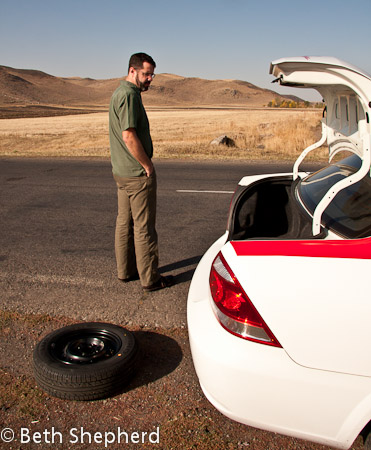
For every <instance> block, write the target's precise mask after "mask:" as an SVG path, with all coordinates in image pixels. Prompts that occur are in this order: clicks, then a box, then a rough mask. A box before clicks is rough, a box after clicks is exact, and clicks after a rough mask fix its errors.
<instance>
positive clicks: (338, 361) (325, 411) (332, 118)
mask: <svg viewBox="0 0 371 450" xmlns="http://www.w3.org/2000/svg"><path fill="white" fill-rule="evenodd" d="M271 73H272V74H273V75H274V76H276V77H277V80H278V81H279V82H280V84H281V85H285V86H297V87H302V88H314V89H317V91H318V92H320V93H321V95H322V96H323V98H324V100H325V102H326V110H325V112H324V116H323V119H322V123H321V126H322V137H321V139H320V140H319V141H318V142H316V143H314V144H312V145H311V146H309V147H307V148H306V149H304V150H303V151H302V153H301V155H299V156H298V159H297V161H296V162H295V164H294V166H293V171H292V173H291V172H290V173H284V174H264V175H254V176H249V177H244V178H242V180H241V181H240V183H239V185H238V187H237V189H236V192H235V195H234V197H233V198H232V201H231V207H230V212H229V217H228V225H227V231H226V232H225V233H224V234H223V236H221V237H220V238H219V239H218V240H217V241H216V242H215V243H214V244H213V245H212V246H211V247H210V248H209V250H208V251H207V252H206V253H205V255H204V256H203V257H202V259H201V261H200V263H199V264H198V266H197V268H196V271H195V273H194V276H193V278H192V282H191V285H190V289H189V294H188V304H187V320H188V330H189V339H190V345H191V351H192V357H193V361H194V365H195V369H196V373H197V376H198V378H199V381H200V385H201V387H202V389H203V391H204V393H205V395H206V397H207V398H208V399H209V400H210V401H211V403H212V404H213V405H214V406H215V407H216V408H217V409H219V410H220V411H221V412H222V413H223V414H225V415H226V416H228V417H230V418H231V419H234V420H237V421H239V422H241V423H244V424H247V425H251V426H254V427H258V428H262V429H266V430H270V431H274V432H279V433H283V434H287V435H290V436H295V437H299V438H303V439H307V440H311V441H314V442H318V443H321V444H323V445H329V446H334V447H338V448H343V449H347V448H349V447H350V446H351V444H352V442H353V441H354V440H355V439H356V437H357V436H358V435H359V434H360V433H361V432H362V430H363V429H364V427H366V426H367V425H368V424H371V359H370V358H369V357H368V343H369V342H370V341H371V327H370V325H369V324H370V317H371V296H370V288H369V276H370V275H369V274H370V273H371V237H370V236H369V235H368V232H369V229H370V228H369V222H368V220H369V212H368V211H364V209H367V208H366V207H365V205H366V206H367V205H368V189H369V188H368V183H365V185H366V186H367V187H366V188H365V189H364V191H362V192H366V195H365V197H362V195H361V193H360V190H357V189H358V187H357V186H359V185H356V183H357V180H359V179H362V178H363V177H368V176H370V166H371V152H370V148H371V128H370V117H371V109H370V108H371V102H370V100H371V76H370V75H368V74H366V73H365V72H363V71H362V70H359V69H357V68H355V67H354V66H352V65H350V64H347V63H344V62H342V61H340V60H337V59H335V58H327V57H293V58H282V59H279V60H276V61H273V62H272V63H271ZM324 143H327V145H328V150H329V162H331V161H333V160H334V159H335V158H336V155H337V154H338V153H339V152H340V151H346V152H350V153H351V154H355V155H357V156H358V157H359V158H360V161H359V160H357V161H358V162H359V164H357V165H356V166H355V167H353V166H352V171H349V175H346V176H344V177H343V178H342V179H341V180H340V181H338V180H339V179H340V178H336V179H334V181H333V182H331V180H330V177H328V176H327V174H328V172H324V175H323V174H319V175H320V176H321V175H323V179H324V180H325V182H324V184H323V186H322V188H321V189H319V190H317V191H316V193H317V194H320V195H318V196H317V199H316V201H317V200H318V203H316V202H315V203H313V205H314V206H313V211H312V210H311V211H309V208H312V206H308V207H306V206H305V205H304V198H303V199H301V198H300V195H299V190H298V189H297V187H298V184H300V187H303V185H304V183H305V182H306V183H307V185H308V184H309V185H310V183H311V182H312V179H309V180H307V181H306V180H302V179H303V178H304V177H305V176H306V175H307V174H305V173H302V172H300V165H301V163H302V162H303V160H304V159H305V157H306V156H307V155H308V154H309V153H311V152H314V151H315V150H316V149H317V148H319V147H320V146H321V145H323V144H324ZM312 154H313V153H312ZM352 158H354V157H352ZM321 179H322V178H321ZM317 186H318V185H316V183H315V182H314V183H312V184H311V187H314V188H315V189H318V188H317ZM348 186H352V189H350V190H349V191H350V193H351V195H350V194H349V191H346V190H345V191H343V192H342V190H343V189H347V187H348ZM356 188H357V189H356ZM276 190H278V191H279V195H278V194H277V193H276ZM339 193H341V194H340V195H339V197H341V198H345V200H344V202H345V203H346V202H348V203H347V204H348V205H349V204H350V205H351V206H353V205H363V206H356V208H355V211H356V213H358V209H357V208H359V209H362V208H363V209H362V211H361V213H360V215H357V214H356V216H355V217H356V219H358V218H359V217H362V219H363V220H366V222H365V226H364V227H363V228H362V230H361V231H362V233H361V232H360V233H359V234H358V236H366V237H362V238H355V239H350V238H349V236H348V238H347V237H346V236H345V234H347V233H346V231H345V232H343V231H342V230H341V229H339V228H335V227H334V226H333V223H332V224H331V221H335V220H338V221H339V223H341V220H342V218H343V217H345V218H346V219H348V218H351V219H353V216H352V214H353V209H351V212H350V213H349V215H345V216H344V214H342V213H343V211H344V210H346V211H349V209H345V208H344V210H343V209H341V208H339V207H338V205H339V204H342V203H341V202H339V197H338V198H337V199H336V201H334V202H333V200H334V199H335V198H336V196H337V195H338V194H339ZM344 193H345V194H346V195H344V196H343V197H342V194H344ZM353 194H356V195H358V196H359V197H360V200H361V201H360V202H359V203H358V200H357V199H358V197H356V196H353ZM353 201H355V203H354V204H353V203H349V202H353ZM362 201H363V203H362ZM243 202H245V203H243ZM332 202H333V203H332ZM329 205H331V207H330V208H328V207H329ZM327 208H328V210H327V211H326V209H327ZM331 208H332V209H334V208H337V210H336V214H337V213H338V211H340V216H338V215H331V213H330V210H331ZM281 210H282V211H281ZM325 211H326V214H324V212H325ZM323 214H324V217H325V219H324V220H323V221H322V216H323ZM290 220H291V221H292V222H291V223H290ZM277 223H278V225H277ZM362 226H363V222H362ZM357 232H358V229H356V233H357ZM340 233H342V234H340ZM356 233H355V234H354V236H357V234H356ZM370 234H371V233H370ZM219 254H221V255H222V256H223V258H222V259H223V260H224V261H225V264H226V265H227V266H228V268H226V266H224V269H226V272H227V273H228V274H229V277H230V281H228V280H227V282H226V283H224V281H221V283H220V285H218V286H217V288H215V284H214V285H213V289H214V291H213V295H215V292H217V295H218V300H217V301H218V302H219V301H220V302H222V301H224V300H223V289H226V292H227V293H228V295H229V297H227V298H228V301H231V300H230V299H232V300H233V294H230V292H237V290H236V291H233V290H230V291H228V289H229V287H228V283H230V285H231V284H233V283H234V285H233V286H234V288H236V289H237V287H238V289H240V287H241V289H240V290H238V294H235V295H236V298H237V299H238V301H239V302H240V303H238V302H236V303H235V304H236V305H238V304H241V303H242V302H241V301H240V298H242V299H244V298H246V296H247V297H248V299H249V300H250V301H251V303H252V305H253V307H254V308H256V310H257V312H258V314H259V315H260V316H261V318H262V321H263V322H264V324H265V325H266V326H267V327H268V328H269V331H270V332H271V334H273V336H274V338H275V339H276V340H277V342H278V343H279V344H280V347H274V346H271V345H266V344H267V342H263V340H261V342H257V341H258V339H252V338H251V337H249V336H247V335H243V334H240V335H236V332H235V330H236V328H233V329H230V330H229V331H228V328H227V327H226V325H225V323H224V324H223V325H222V324H221V323H220V322H219V320H218V317H217V314H216V313H215V309H216V308H218V306H217V305H216V303H215V302H214V299H213V297H212V293H211V290H210V283H209V278H210V272H211V267H212V266H213V262H214V259H215V258H216V257H217V255H219ZM220 261H221V258H219V262H220ZM218 264H219V263H218ZM213 270H214V269H213ZM214 272H215V270H214ZM219 275H220V276H221V277H223V274H222V272H219ZM214 279H215V278H214ZM234 279H235V280H236V282H234V281H233V280H234ZM237 282H238V283H237ZM223 283H224V284H223ZM215 289H217V290H215ZM244 296H245V297H244ZM224 298H226V297H224ZM243 301H245V300H243ZM231 305H232V307H233V301H232V303H231ZM223 307H225V305H224V306H223ZM238 308H239V306H236V309H238ZM227 313H229V312H228V311H227V312H226V314H227ZM230 317H231V321H233V317H237V318H236V319H235V321H236V323H237V322H238V320H240V323H241V324H244V323H249V319H250V318H249V317H245V320H246V322H242V319H240V316H238V315H234V316H233V314H232V313H231V316H230ZM249 339H250V340H249Z"/></svg>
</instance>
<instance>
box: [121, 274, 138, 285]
mask: <svg viewBox="0 0 371 450" xmlns="http://www.w3.org/2000/svg"><path fill="white" fill-rule="evenodd" d="M119 280H120V281H122V282H123V283H129V281H135V280H139V274H138V272H135V273H134V275H131V276H130V277H127V278H119Z"/></svg>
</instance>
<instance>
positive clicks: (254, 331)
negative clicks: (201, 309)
mask: <svg viewBox="0 0 371 450" xmlns="http://www.w3.org/2000/svg"><path fill="white" fill-rule="evenodd" d="M210 289H211V296H212V298H213V308H214V312H215V314H216V316H217V318H218V320H219V321H220V323H221V324H222V326H223V327H224V328H225V329H226V330H227V331H229V332H231V333H232V334H234V335H236V336H239V337H242V338H244V339H249V340H252V341H255V342H260V343H262V344H268V345H273V346H275V347H281V345H280V343H279V342H278V341H277V339H276V338H275V337H274V335H273V333H272V332H271V331H270V329H269V328H268V326H267V324H266V323H265V322H264V320H263V319H262V317H261V316H260V314H259V313H258V311H257V310H256V309H255V307H254V305H253V304H252V303H251V300H250V299H249V298H248V296H247V295H246V293H245V292H244V290H243V289H242V287H241V285H240V283H239V282H238V280H237V278H236V277H235V276H234V274H233V272H232V270H231V269H230V267H229V266H228V264H227V263H226V261H225V259H224V258H223V255H222V254H221V253H219V254H218V256H217V257H216V258H215V260H214V262H213V265H212V267H211V273H210Z"/></svg>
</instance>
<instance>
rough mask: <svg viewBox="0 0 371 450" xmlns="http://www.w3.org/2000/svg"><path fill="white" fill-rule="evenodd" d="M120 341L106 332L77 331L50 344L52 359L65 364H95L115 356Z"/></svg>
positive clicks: (119, 346)
mask: <svg viewBox="0 0 371 450" xmlns="http://www.w3.org/2000/svg"><path fill="white" fill-rule="evenodd" d="M120 348H121V339H120V338H119V337H118V336H116V335H115V334H113V333H110V332H109V331H106V330H97V331H91V330H79V331H76V332H70V333H68V334H66V335H65V336H62V337H60V338H59V339H56V340H55V341H54V342H52V344H51V353H52V355H53V357H54V358H56V359H57V360H59V361H62V362H63V363H65V364H79V365H81V364H95V363H97V362H100V361H104V360H107V359H109V358H112V357H113V356H114V355H116V354H117V353H118V351H119V349H120Z"/></svg>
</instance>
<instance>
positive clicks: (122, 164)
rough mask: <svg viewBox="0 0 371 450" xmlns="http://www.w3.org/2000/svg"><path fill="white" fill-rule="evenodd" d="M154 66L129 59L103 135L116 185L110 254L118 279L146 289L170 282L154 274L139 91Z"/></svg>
mask: <svg viewBox="0 0 371 450" xmlns="http://www.w3.org/2000/svg"><path fill="white" fill-rule="evenodd" d="M155 67H156V63H155V62H154V60H153V59H152V58H151V57H150V56H149V55H147V54H145V53H136V54H134V55H132V56H131V58H130V61H129V70H128V75H127V77H126V78H125V80H124V81H121V84H120V86H119V87H118V88H117V89H116V91H115V92H114V93H113V95H112V98H111V103H110V108H109V136H110V148H111V162H112V172H113V177H114V179H115V181H116V184H117V197H118V215H117V220H116V231H115V254H116V262H117V272H118V278H119V279H120V280H121V281H124V282H128V281H131V280H134V279H137V278H138V276H139V278H140V281H141V284H142V287H143V289H144V290H146V291H155V290H158V289H162V288H165V287H169V286H171V285H172V284H173V277H172V276H169V277H163V276H161V275H160V274H159V272H158V244H157V232H156V227H155V222H156V190H157V184H156V173H155V169H154V166H153V164H152V160H151V158H152V155H153V145H152V139H151V135H150V129H149V122H148V118H147V114H146V111H145V109H144V107H143V103H142V97H141V92H143V91H147V90H148V88H149V86H150V84H151V82H152V80H153V78H154V76H155V74H154V70H155Z"/></svg>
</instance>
